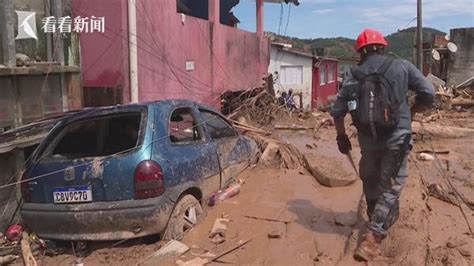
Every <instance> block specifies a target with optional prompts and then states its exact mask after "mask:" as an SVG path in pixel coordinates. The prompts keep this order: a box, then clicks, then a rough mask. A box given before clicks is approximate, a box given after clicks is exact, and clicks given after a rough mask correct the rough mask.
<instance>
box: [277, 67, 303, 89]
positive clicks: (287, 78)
mask: <svg viewBox="0 0 474 266" xmlns="http://www.w3.org/2000/svg"><path fill="white" fill-rule="evenodd" d="M280 83H281V84H282V85H300V84H303V66H281V67H280Z"/></svg>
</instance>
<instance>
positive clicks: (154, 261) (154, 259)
mask: <svg viewBox="0 0 474 266" xmlns="http://www.w3.org/2000/svg"><path fill="white" fill-rule="evenodd" d="M188 250H189V247H188V246H187V245H185V244H183V243H181V242H179V241H177V240H171V241H169V242H168V243H166V245H164V246H163V247H162V248H160V249H159V250H157V251H156V252H155V253H153V254H152V255H151V256H150V257H149V258H148V259H147V260H146V261H144V262H143V265H160V261H162V260H165V259H167V258H170V257H174V256H180V255H182V254H184V253H186V252H187V251H188Z"/></svg>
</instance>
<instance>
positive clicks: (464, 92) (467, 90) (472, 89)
mask: <svg viewBox="0 0 474 266" xmlns="http://www.w3.org/2000/svg"><path fill="white" fill-rule="evenodd" d="M427 79H428V80H429V81H430V82H431V83H432V84H433V86H434V87H435V93H436V101H435V107H436V108H437V109H448V110H449V109H452V108H455V109H456V110H458V111H460V110H462V108H471V107H474V99H473V98H474V77H471V78H469V79H468V80H466V81H464V82H462V83H460V84H459V85H457V86H447V85H446V82H444V81H443V80H441V79H439V78H438V77H436V76H434V75H432V74H429V75H428V76H427Z"/></svg>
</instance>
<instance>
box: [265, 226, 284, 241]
mask: <svg viewBox="0 0 474 266" xmlns="http://www.w3.org/2000/svg"><path fill="white" fill-rule="evenodd" d="M285 231H286V224H284V223H274V224H273V225H272V226H271V227H270V231H269V232H268V238H274V239H280V238H283V236H285Z"/></svg>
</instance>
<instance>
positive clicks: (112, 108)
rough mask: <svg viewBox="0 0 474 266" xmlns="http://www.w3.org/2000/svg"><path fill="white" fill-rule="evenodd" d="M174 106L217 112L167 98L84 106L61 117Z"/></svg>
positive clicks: (202, 106)
mask: <svg viewBox="0 0 474 266" xmlns="http://www.w3.org/2000/svg"><path fill="white" fill-rule="evenodd" d="M166 105H168V106H176V105H189V106H197V107H198V108H203V109H208V110H213V111H216V112H218V111H217V110H216V109H215V108H213V107H211V106H208V105H206V104H203V103H198V102H194V101H191V100H186V99H169V100H158V101H153V102H144V103H128V104H118V105H113V106H103V107H86V108H83V109H82V110H80V111H77V112H75V113H74V114H71V115H69V116H67V117H65V118H64V119H63V121H66V120H69V121H70V120H75V119H76V118H78V117H87V116H88V115H92V114H95V113H98V112H99V113H101V114H103V113H106V112H107V111H120V110H127V109H135V108H137V107H138V108H139V107H148V106H156V107H158V108H159V107H160V106H166Z"/></svg>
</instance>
